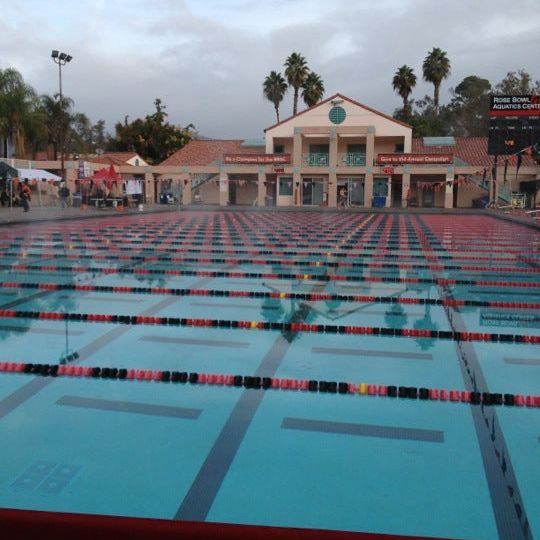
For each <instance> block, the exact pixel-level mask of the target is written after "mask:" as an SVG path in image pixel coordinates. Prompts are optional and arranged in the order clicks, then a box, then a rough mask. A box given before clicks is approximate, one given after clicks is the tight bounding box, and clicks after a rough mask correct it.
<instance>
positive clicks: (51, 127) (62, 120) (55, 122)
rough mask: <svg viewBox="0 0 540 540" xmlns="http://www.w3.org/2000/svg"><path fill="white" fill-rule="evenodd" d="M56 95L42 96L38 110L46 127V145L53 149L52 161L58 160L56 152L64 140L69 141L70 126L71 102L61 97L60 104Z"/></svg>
mask: <svg viewBox="0 0 540 540" xmlns="http://www.w3.org/2000/svg"><path fill="white" fill-rule="evenodd" d="M58 98H59V95H58V94H55V95H54V96H49V95H46V94H44V95H42V96H41V98H40V101H41V105H40V109H41V112H42V114H43V116H44V117H45V123H46V126H47V139H48V144H49V145H51V146H52V147H53V153H54V159H55V160H56V159H58V151H59V150H61V148H62V146H63V143H64V142H65V140H68V139H69V135H70V134H69V129H70V126H71V121H72V115H71V112H70V111H71V108H72V106H73V100H72V99H70V98H68V97H66V96H62V102H60V99H58Z"/></svg>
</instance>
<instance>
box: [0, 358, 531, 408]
mask: <svg viewBox="0 0 540 540" xmlns="http://www.w3.org/2000/svg"><path fill="white" fill-rule="evenodd" d="M0 372H4V373H26V374H30V375H41V376H43V377H48V376H50V377H58V376H63V377H90V378H94V379H120V380H137V381H156V382H164V383H181V384H186V383H190V384H192V385H218V386H223V385H224V386H231V387H244V388H248V389H261V390H270V389H280V390H299V391H307V392H319V393H325V394H326V393H327V394H358V395H361V396H372V397H373V396H378V397H387V398H401V399H414V400H421V401H428V400H429V401H446V402H454V403H458V402H459V403H470V404H472V405H488V406H489V405H506V406H517V407H523V406H526V407H535V408H539V407H540V396H536V395H525V394H513V393H498V392H469V391H467V390H447V389H439V388H426V387H420V388H417V387H415V386H397V385H376V384H367V383H351V382H344V381H340V382H337V381H319V380H314V379H310V380H308V379H289V378H277V377H258V376H251V375H222V374H213V373H212V374H207V373H193V372H192V373H188V372H187V371H161V370H150V369H126V368H109V367H91V366H76V365H70V364H34V363H23V362H0Z"/></svg>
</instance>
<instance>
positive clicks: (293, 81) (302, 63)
mask: <svg viewBox="0 0 540 540" xmlns="http://www.w3.org/2000/svg"><path fill="white" fill-rule="evenodd" d="M284 66H285V77H287V82H288V83H289V86H292V87H293V88H294V101H293V115H296V112H297V111H298V90H299V89H300V88H301V87H302V85H303V84H304V82H305V80H306V77H307V76H308V73H309V69H308V67H307V62H306V59H305V58H304V57H303V56H302V55H301V54H300V53H296V52H293V53H291V54H290V55H289V56H288V58H287V60H285V64H284Z"/></svg>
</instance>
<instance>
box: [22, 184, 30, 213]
mask: <svg viewBox="0 0 540 540" xmlns="http://www.w3.org/2000/svg"><path fill="white" fill-rule="evenodd" d="M20 196H21V206H22V207H23V208H24V211H25V212H28V211H29V210H30V204H29V201H30V193H29V188H28V190H26V189H24V188H23V189H21V195H20Z"/></svg>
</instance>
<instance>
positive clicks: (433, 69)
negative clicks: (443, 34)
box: [422, 47, 450, 116]
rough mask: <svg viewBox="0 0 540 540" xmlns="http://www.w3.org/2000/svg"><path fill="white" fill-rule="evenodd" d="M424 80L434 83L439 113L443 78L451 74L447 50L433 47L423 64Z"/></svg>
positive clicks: (436, 105)
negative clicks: (440, 89)
mask: <svg viewBox="0 0 540 540" xmlns="http://www.w3.org/2000/svg"><path fill="white" fill-rule="evenodd" d="M422 70H423V72H424V80H425V81H427V82H430V83H432V84H433V87H434V90H433V103H434V105H435V115H436V116H438V115H439V88H440V86H441V82H442V80H443V79H446V78H447V77H448V75H450V60H448V57H447V56H446V52H445V51H443V50H442V49H439V47H433V49H432V50H431V51H430V52H429V53H428V55H427V56H426V58H425V59H424V63H423V64H422Z"/></svg>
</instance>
